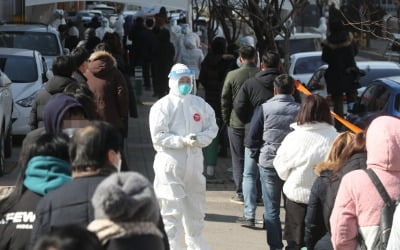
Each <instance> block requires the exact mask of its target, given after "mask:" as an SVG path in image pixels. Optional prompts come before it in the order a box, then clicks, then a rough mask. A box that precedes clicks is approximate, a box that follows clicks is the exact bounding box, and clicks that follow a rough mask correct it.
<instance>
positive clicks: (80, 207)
mask: <svg viewBox="0 0 400 250" xmlns="http://www.w3.org/2000/svg"><path fill="white" fill-rule="evenodd" d="M106 177H107V175H97V176H88V177H80V178H75V179H73V181H71V182H69V183H67V184H65V185H64V186H62V187H60V188H58V189H56V190H54V191H52V192H50V193H48V194H47V195H46V196H44V197H43V199H42V200H41V201H40V202H39V204H38V206H37V208H36V220H35V224H34V226H33V229H32V234H31V240H30V249H32V247H33V246H34V244H35V242H36V241H37V240H38V239H39V237H40V236H42V235H43V234H45V233H48V232H50V231H51V230H52V229H54V228H55V227H57V226H63V225H67V224H81V225H83V226H85V227H86V226H87V225H88V224H89V223H90V222H91V221H93V220H94V210H93V206H92V204H91V199H92V196H93V193H94V191H95V190H96V187H97V186H98V185H99V184H100V182H102V181H103V180H104V179H105V178H106ZM158 228H159V229H160V231H161V232H162V233H163V235H164V239H163V241H164V242H163V243H164V248H165V249H166V250H168V249H169V243H168V237H167V235H166V233H165V229H164V224H163V222H162V219H160V222H159V225H158Z"/></svg>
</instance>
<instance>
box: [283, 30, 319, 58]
mask: <svg viewBox="0 0 400 250" xmlns="http://www.w3.org/2000/svg"><path fill="white" fill-rule="evenodd" d="M321 40H322V36H321V34H320V33H307V32H305V33H301V32H298V33H294V34H291V35H290V48H289V55H292V54H294V53H299V52H308V51H319V50H321ZM275 42H276V45H277V47H278V51H279V54H280V55H281V56H282V57H283V55H284V54H285V53H284V52H285V45H284V37H283V36H282V35H280V34H279V35H277V36H276V37H275Z"/></svg>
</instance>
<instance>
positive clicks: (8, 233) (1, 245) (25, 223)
mask: <svg viewBox="0 0 400 250" xmlns="http://www.w3.org/2000/svg"><path fill="white" fill-rule="evenodd" d="M40 199H42V196H41V195H39V194H36V193H34V192H32V191H30V190H28V189H27V190H25V192H24V193H23V194H22V196H21V199H20V200H19V202H18V203H17V204H16V205H15V206H14V207H13V208H12V209H11V210H10V211H9V212H7V213H6V214H5V215H4V217H3V219H2V220H1V221H0V249H2V250H8V249H10V250H25V249H26V247H27V246H28V244H29V240H30V238H31V232H32V226H33V223H34V222H35V210H36V206H37V204H38V203H39V201H40Z"/></svg>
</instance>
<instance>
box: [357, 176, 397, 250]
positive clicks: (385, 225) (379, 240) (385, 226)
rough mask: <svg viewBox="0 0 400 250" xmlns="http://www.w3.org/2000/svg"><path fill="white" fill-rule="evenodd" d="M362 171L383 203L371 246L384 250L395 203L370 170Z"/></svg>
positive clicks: (375, 249)
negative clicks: (376, 231)
mask: <svg viewBox="0 0 400 250" xmlns="http://www.w3.org/2000/svg"><path fill="white" fill-rule="evenodd" d="M364 171H365V172H366V173H367V174H368V176H369V178H370V179H371V181H372V183H374V185H375V187H376V189H377V190H378V193H379V194H380V195H381V197H382V200H383V201H384V205H383V207H382V209H381V219H380V222H379V228H378V233H377V235H376V237H375V240H374V242H373V244H372V249H374V250H385V249H386V247H387V244H388V241H389V236H390V231H391V229H392V221H393V214H394V211H395V210H396V204H397V201H393V200H392V199H391V198H390V196H389V194H388V193H387V191H386V189H385V187H384V186H383V184H382V182H381V181H380V180H379V178H378V176H377V175H376V174H375V172H374V171H373V170H372V169H364ZM362 243H364V242H362ZM364 244H365V243H364ZM364 248H365V245H364ZM361 249H363V246H361Z"/></svg>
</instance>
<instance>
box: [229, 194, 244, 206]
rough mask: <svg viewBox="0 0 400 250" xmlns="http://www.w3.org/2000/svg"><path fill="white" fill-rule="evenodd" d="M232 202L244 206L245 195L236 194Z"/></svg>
mask: <svg viewBox="0 0 400 250" xmlns="http://www.w3.org/2000/svg"><path fill="white" fill-rule="evenodd" d="M230 201H231V202H233V203H236V204H243V194H235V195H234V196H233V197H232V198H231V200H230Z"/></svg>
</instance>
